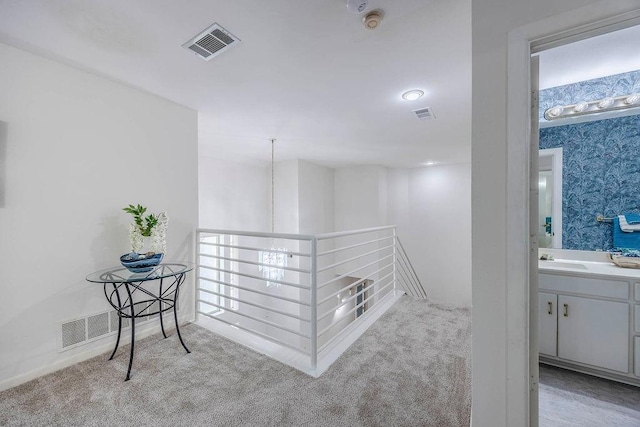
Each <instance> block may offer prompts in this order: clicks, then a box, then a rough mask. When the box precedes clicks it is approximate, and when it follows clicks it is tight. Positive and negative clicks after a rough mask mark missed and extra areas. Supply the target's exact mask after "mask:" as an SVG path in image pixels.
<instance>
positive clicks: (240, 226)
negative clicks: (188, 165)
mask: <svg viewBox="0 0 640 427" xmlns="http://www.w3.org/2000/svg"><path fill="white" fill-rule="evenodd" d="M270 176H271V170H270V168H269V166H268V165H266V164H264V165H256V164H251V163H240V162H235V161H232V160H222V159H213V158H210V157H204V156H200V158H199V161H198V200H199V211H200V227H202V228H213V229H226V230H243V231H262V232H265V231H271V199H270V191H271V190H270V188H271V178H270Z"/></svg>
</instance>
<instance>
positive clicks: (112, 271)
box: [87, 262, 195, 381]
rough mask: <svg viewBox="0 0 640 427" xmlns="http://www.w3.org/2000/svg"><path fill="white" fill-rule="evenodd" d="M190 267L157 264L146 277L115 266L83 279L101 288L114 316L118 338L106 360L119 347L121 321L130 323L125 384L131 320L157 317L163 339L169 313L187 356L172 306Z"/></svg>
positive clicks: (129, 370)
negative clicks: (170, 312) (98, 284)
mask: <svg viewBox="0 0 640 427" xmlns="http://www.w3.org/2000/svg"><path fill="white" fill-rule="evenodd" d="M194 267H195V265H194V264H193V263H189V262H169V263H163V264H160V265H158V266H157V267H154V268H153V270H151V271H149V272H146V273H131V272H130V271H129V270H127V269H126V268H125V267H122V266H118V267H112V268H108V269H105V270H100V271H96V272H95V273H91V274H89V275H88V276H87V281H89V282H92V283H102V284H103V287H104V296H105V297H106V298H107V301H108V302H109V304H110V305H111V306H112V307H113V308H114V309H115V310H116V312H117V313H118V337H117V338H116V345H115V348H114V349H113V352H112V353H111V356H110V357H109V360H111V359H113V356H114V355H115V354H116V350H118V345H119V344H120V336H121V332H122V319H131V349H130V353H129V367H128V369H127V376H126V378H125V381H128V380H129V378H130V376H131V366H132V364H133V355H134V346H135V334H136V330H135V319H137V318H141V317H147V316H153V315H156V314H157V315H158V317H159V318H160V329H162V334H163V335H164V337H165V338H167V334H166V332H165V330H164V323H163V320H162V314H163V313H164V312H166V311H169V310H173V317H174V320H175V322H176V332H177V333H178V338H179V339H180V343H181V344H182V347H184V349H185V350H186V351H187V353H191V351H189V349H188V348H187V346H186V344H185V343H184V340H183V339H182V335H181V334H180V327H179V325H178V313H177V311H176V303H177V301H178V293H179V290H180V286H181V285H182V284H183V283H184V280H185V275H186V273H188V272H189V271H191V270H193V269H194ZM153 281H158V282H159V283H158V284H155V283H153V284H147V282H153ZM167 283H168V286H167ZM137 295H139V297H138V298H134V297H135V296H137Z"/></svg>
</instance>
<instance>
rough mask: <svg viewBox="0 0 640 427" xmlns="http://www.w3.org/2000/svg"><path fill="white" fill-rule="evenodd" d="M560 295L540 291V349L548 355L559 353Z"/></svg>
mask: <svg viewBox="0 0 640 427" xmlns="http://www.w3.org/2000/svg"><path fill="white" fill-rule="evenodd" d="M557 312H558V296H557V295H556V294H547V293H544V292H539V293H538V351H539V352H540V353H541V354H546V355H548V356H556V355H557V345H558V314H557Z"/></svg>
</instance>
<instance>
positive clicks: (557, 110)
mask: <svg viewBox="0 0 640 427" xmlns="http://www.w3.org/2000/svg"><path fill="white" fill-rule="evenodd" d="M563 111H564V107H563V106H562V105H556V106H555V107H553V108H549V109H548V110H547V111H546V112H545V113H544V116H545V118H547V119H548V118H549V117H551V118H556V117H558V116H559V115H560V114H562V112H563Z"/></svg>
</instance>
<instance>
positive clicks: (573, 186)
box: [540, 115, 640, 250]
mask: <svg viewBox="0 0 640 427" xmlns="http://www.w3.org/2000/svg"><path fill="white" fill-rule="evenodd" d="M556 147H563V150H562V151H563V153H562V154H563V156H562V161H563V165H562V181H563V182H562V184H563V188H562V247H563V248H565V249H579V250H596V249H602V250H608V249H611V248H612V246H613V237H612V228H611V227H612V225H611V224H609V223H599V222H597V221H596V216H597V215H598V214H602V215H604V216H606V217H612V216H615V215H619V214H623V213H630V212H640V157H639V156H638V154H640V115H636V116H627V117H619V118H613V119H606V120H598V121H595V122H588V123H579V124H573V125H566V126H556V127H550V128H545V129H541V130H540V148H556Z"/></svg>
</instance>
